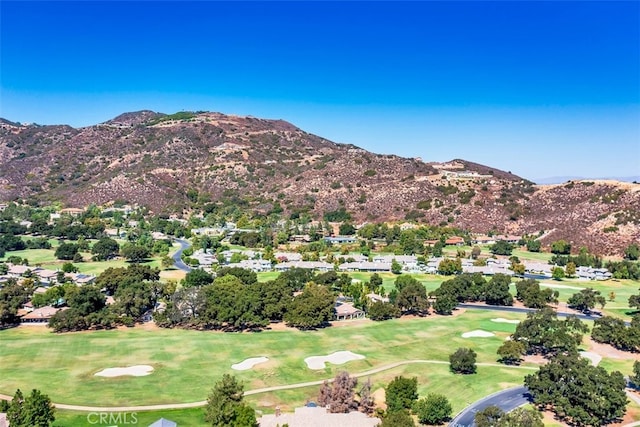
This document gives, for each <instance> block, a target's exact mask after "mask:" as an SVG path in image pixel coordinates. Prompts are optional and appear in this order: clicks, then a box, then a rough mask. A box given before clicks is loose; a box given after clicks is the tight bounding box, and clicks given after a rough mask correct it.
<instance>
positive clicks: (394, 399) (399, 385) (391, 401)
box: [385, 376, 418, 412]
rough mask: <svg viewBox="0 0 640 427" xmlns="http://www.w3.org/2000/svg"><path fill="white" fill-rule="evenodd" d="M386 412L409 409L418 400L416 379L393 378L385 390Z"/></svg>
mask: <svg viewBox="0 0 640 427" xmlns="http://www.w3.org/2000/svg"><path fill="white" fill-rule="evenodd" d="M385 397H386V403H387V412H398V411H402V410H405V409H411V407H412V406H413V403H414V402H415V401H416V400H418V378H417V377H413V378H406V377H403V376H399V377H395V378H394V379H393V380H392V381H391V382H390V383H389V384H388V385H387V388H386V389H385Z"/></svg>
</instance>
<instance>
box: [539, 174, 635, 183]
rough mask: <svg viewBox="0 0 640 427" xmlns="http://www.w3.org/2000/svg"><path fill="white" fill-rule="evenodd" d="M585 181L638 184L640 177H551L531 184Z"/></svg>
mask: <svg viewBox="0 0 640 427" xmlns="http://www.w3.org/2000/svg"><path fill="white" fill-rule="evenodd" d="M587 180H597V181H622V182H640V176H638V175H635V176H609V177H600V178H584V177H580V176H551V177H548V178H538V179H534V180H533V182H535V183H536V184H541V185H542V184H562V183H565V182H568V181H587Z"/></svg>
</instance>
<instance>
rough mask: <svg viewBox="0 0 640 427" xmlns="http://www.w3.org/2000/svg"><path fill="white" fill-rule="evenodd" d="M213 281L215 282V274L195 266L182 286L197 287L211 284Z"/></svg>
mask: <svg viewBox="0 0 640 427" xmlns="http://www.w3.org/2000/svg"><path fill="white" fill-rule="evenodd" d="M211 283H213V276H212V275H211V274H209V273H207V272H206V271H204V270H203V269H201V268H194V269H193V270H191V271H189V272H188V273H187V274H186V276H185V277H184V280H183V281H182V286H184V287H185V288H195V287H201V286H205V285H210V284H211Z"/></svg>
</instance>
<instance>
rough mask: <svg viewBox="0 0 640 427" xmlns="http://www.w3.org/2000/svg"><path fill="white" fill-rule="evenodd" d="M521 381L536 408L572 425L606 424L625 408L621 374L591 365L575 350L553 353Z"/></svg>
mask: <svg viewBox="0 0 640 427" xmlns="http://www.w3.org/2000/svg"><path fill="white" fill-rule="evenodd" d="M524 384H525V386H527V387H528V389H529V392H530V393H531V395H532V396H533V402H534V403H535V404H536V405H537V406H538V408H540V409H541V410H551V411H553V412H554V413H555V414H556V416H557V417H558V418H560V419H562V420H566V421H567V422H569V423H570V424H573V425H591V426H601V425H607V424H609V423H612V422H615V421H616V420H618V419H619V418H621V417H622V416H623V415H624V413H625V410H626V405H627V396H626V394H625V386H626V382H625V379H624V377H623V375H622V374H621V373H620V372H618V371H614V372H611V373H609V372H607V371H606V370H605V369H604V368H602V367H600V366H592V365H591V363H590V361H589V360H587V359H585V358H582V357H580V356H579V355H578V353H577V352H575V351H569V352H563V353H559V354H557V355H556V356H554V357H553V358H552V359H551V360H550V361H549V363H547V364H545V365H543V366H541V367H540V369H539V370H538V372H537V373H535V374H530V375H527V376H526V377H525V379H524Z"/></svg>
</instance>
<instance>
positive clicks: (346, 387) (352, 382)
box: [318, 371, 375, 415]
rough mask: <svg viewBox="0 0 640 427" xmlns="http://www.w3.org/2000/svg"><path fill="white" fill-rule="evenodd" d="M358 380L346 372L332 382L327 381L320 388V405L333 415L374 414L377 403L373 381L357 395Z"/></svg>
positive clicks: (365, 385)
mask: <svg viewBox="0 0 640 427" xmlns="http://www.w3.org/2000/svg"><path fill="white" fill-rule="evenodd" d="M357 385H358V379H357V378H355V377H350V376H349V373H348V372H346V371H343V372H340V373H338V375H336V377H335V378H334V379H333V381H332V382H329V381H325V382H324V383H323V384H322V386H321V387H320V392H319V394H318V404H319V405H320V406H324V407H326V408H327V411H328V412H330V413H333V414H339V413H348V412H351V411H361V412H364V413H365V414H367V415H371V414H373V411H374V409H375V402H374V400H373V396H372V395H371V381H367V382H366V383H364V384H363V385H362V386H361V387H360V389H359V390H358V392H357V393H356V390H355V389H356V386H357Z"/></svg>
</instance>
